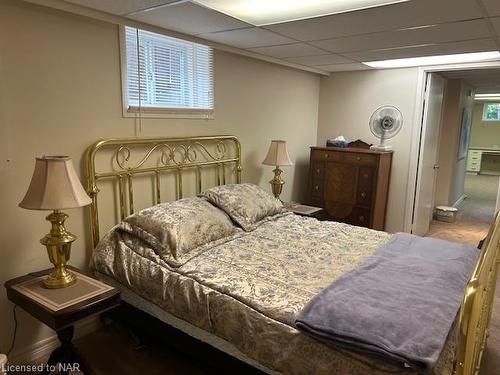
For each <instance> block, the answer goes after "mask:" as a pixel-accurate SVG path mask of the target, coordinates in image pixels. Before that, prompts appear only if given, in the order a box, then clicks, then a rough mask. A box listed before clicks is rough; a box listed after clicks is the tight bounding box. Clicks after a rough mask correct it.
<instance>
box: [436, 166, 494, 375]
mask: <svg viewBox="0 0 500 375" xmlns="http://www.w3.org/2000/svg"><path fill="white" fill-rule="evenodd" d="M497 189H498V176H475V175H467V176H466V179H465V194H466V195H467V199H465V201H464V203H463V204H462V205H461V207H460V209H459V213H458V219H457V222H456V223H443V222H439V221H433V222H432V223H431V227H430V231H429V234H428V235H429V236H432V237H438V238H442V239H445V240H449V241H456V242H463V243H469V244H471V245H477V244H478V242H479V241H480V240H482V239H483V238H484V237H486V234H487V233H488V228H489V226H490V223H491V221H492V220H493V217H494V214H495V203H496V195H497ZM499 295H500V281H499V280H497V288H496V295H495V302H494V304H493V313H492V316H491V325H490V337H489V339H488V347H487V350H486V356H485V357H484V360H483V365H482V366H481V375H497V374H500V296H499Z"/></svg>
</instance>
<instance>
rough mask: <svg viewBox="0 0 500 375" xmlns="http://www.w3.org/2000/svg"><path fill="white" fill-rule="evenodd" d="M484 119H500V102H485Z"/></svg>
mask: <svg viewBox="0 0 500 375" xmlns="http://www.w3.org/2000/svg"><path fill="white" fill-rule="evenodd" d="M483 121H500V103H485V104H484V107H483Z"/></svg>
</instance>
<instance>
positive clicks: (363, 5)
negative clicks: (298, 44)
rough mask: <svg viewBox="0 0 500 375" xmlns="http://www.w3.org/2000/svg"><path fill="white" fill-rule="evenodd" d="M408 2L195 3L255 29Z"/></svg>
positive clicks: (293, 0) (214, 0) (227, 0)
mask: <svg viewBox="0 0 500 375" xmlns="http://www.w3.org/2000/svg"><path fill="white" fill-rule="evenodd" d="M406 1H408V0H335V1H331V0H308V1H304V0H196V1H195V2H197V3H199V4H202V5H204V6H206V7H208V8H212V9H215V10H217V11H218V12H222V13H225V14H228V15H230V16H232V17H235V18H238V19H240V20H242V21H245V22H248V23H251V24H253V25H255V26H264V25H272V24H277V23H282V22H290V21H297V20H303V19H306V18H314V17H320V16H326V15H331V14H339V13H347V12H352V11H355V10H361V9H367V8H374V7H380V6H384V5H389V4H395V3H402V2H406Z"/></svg>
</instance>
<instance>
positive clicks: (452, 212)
mask: <svg viewBox="0 0 500 375" xmlns="http://www.w3.org/2000/svg"><path fill="white" fill-rule="evenodd" d="M457 212H458V208H456V207H448V206H437V207H436V209H435V211H434V214H435V216H436V220H439V221H445V222H447V223H454V222H455V221H456V220H457Z"/></svg>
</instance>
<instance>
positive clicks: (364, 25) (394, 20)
mask: <svg viewBox="0 0 500 375" xmlns="http://www.w3.org/2000/svg"><path fill="white" fill-rule="evenodd" d="M495 1H498V0H495ZM481 17H482V14H481V11H480V9H479V7H478V5H477V4H476V2H475V1H470V0H440V1H436V0H418V1H408V2H404V3H398V4H393V5H387V6H384V7H378V8H371V9H365V10H360V11H356V12H350V13H343V14H335V15H331V16H326V17H320V18H315V19H307V20H302V21H294V22H286V23H281V24H276V25H269V26H266V28H267V29H269V30H273V31H276V32H278V33H279V34H282V35H286V36H288V37H291V38H294V39H297V40H301V41H312V40H320V39H329V38H338V37H343V36H349V35H357V34H363V33H372V32H380V31H392V30H398V29H402V28H408V27H416V26H426V25H433V24H437V23H445V22H456V21H462V20H470V19H475V18H481Z"/></svg>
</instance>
